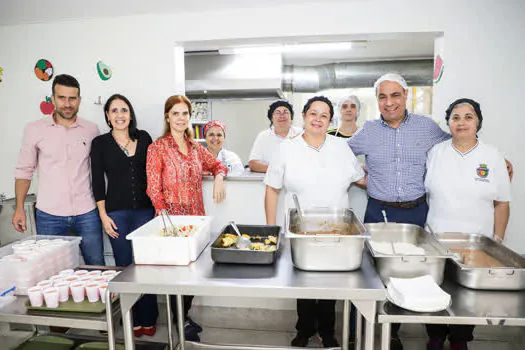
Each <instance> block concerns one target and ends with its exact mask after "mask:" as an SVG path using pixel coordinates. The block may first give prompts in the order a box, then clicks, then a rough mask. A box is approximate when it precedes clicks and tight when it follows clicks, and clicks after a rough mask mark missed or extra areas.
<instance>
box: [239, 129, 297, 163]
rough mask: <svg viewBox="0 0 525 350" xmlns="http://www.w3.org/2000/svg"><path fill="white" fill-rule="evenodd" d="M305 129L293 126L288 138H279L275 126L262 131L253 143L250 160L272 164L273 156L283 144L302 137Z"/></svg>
mask: <svg viewBox="0 0 525 350" xmlns="http://www.w3.org/2000/svg"><path fill="white" fill-rule="evenodd" d="M302 132H303V129H301V128H298V127H295V126H292V127H291V128H290V130H289V131H288V135H286V137H282V136H279V135H277V134H276V133H275V131H274V128H273V126H272V127H270V128H268V129H266V130H263V131H261V132H260V133H259V134H258V135H257V137H256V138H255V141H254V142H253V146H252V150H251V152H250V157H249V160H259V161H261V162H263V163H266V164H270V160H271V159H272V156H273V154H274V153H275V151H276V150H277V148H278V146H279V144H281V142H283V141H285V140H287V139H290V138H293V137H295V136H297V135H300V134H301V133H302Z"/></svg>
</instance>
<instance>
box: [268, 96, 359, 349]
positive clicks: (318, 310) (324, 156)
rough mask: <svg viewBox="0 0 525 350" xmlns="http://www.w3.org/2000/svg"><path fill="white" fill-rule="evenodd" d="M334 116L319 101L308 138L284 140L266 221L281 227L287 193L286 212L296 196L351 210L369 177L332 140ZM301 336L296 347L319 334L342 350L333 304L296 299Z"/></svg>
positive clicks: (308, 122)
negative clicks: (281, 203) (357, 185)
mask: <svg viewBox="0 0 525 350" xmlns="http://www.w3.org/2000/svg"><path fill="white" fill-rule="evenodd" d="M333 116H334V108H333V106H332V103H331V102H330V100H329V99H327V98H326V97H324V96H315V97H312V98H311V99H309V100H308V101H307V102H306V105H305V106H304V108H303V119H304V133H303V134H302V135H301V136H297V137H295V138H292V139H290V140H287V141H284V142H283V143H282V144H281V145H280V146H279V148H278V150H277V151H276V152H275V154H274V155H273V156H272V157H273V158H272V162H271V163H270V165H269V167H268V171H267V173H266V177H265V179H264V183H265V184H266V197H265V210H266V222H267V223H268V224H269V225H275V224H276V212H277V199H278V196H279V192H280V191H281V189H284V190H285V191H286V199H285V207H286V209H288V208H293V207H295V206H294V204H293V200H292V198H291V194H292V193H295V194H297V196H298V198H299V201H300V202H301V203H302V205H303V206H304V207H305V208H307V207H339V208H341V207H343V208H344V207H348V206H349V198H348V189H349V188H350V185H351V184H352V182H355V181H358V180H362V179H363V178H364V172H363V169H362V168H361V166H360V165H359V162H358V161H357V159H356V157H355V155H354V154H353V153H352V151H351V149H350V148H349V147H348V145H347V144H346V142H345V140H344V139H342V138H338V137H335V136H331V135H327V134H326V130H327V129H328V126H329V125H330V121H331V120H332V118H333ZM297 314H298V320H297V324H296V329H297V336H296V337H295V338H294V339H293V340H292V346H298V347H306V345H307V344H308V341H309V338H310V337H311V336H313V335H315V333H316V332H319V335H320V336H321V338H322V341H323V345H324V346H325V347H336V346H339V345H338V342H337V340H336V339H335V337H334V324H335V301H334V300H311V299H310V300H297Z"/></svg>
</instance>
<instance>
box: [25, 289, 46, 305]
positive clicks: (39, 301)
mask: <svg viewBox="0 0 525 350" xmlns="http://www.w3.org/2000/svg"><path fill="white" fill-rule="evenodd" d="M27 295H28V296H29V302H30V303H31V306H35V307H39V306H42V305H44V295H43V294H42V288H41V287H38V286H36V287H31V288H29V289H28V290H27Z"/></svg>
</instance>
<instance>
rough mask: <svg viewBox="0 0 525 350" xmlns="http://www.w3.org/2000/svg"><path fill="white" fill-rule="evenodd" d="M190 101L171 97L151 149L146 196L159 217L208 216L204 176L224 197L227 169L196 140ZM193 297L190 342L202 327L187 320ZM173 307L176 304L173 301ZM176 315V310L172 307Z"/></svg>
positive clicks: (188, 301) (219, 198)
mask: <svg viewBox="0 0 525 350" xmlns="http://www.w3.org/2000/svg"><path fill="white" fill-rule="evenodd" d="M190 116H191V102H190V100H189V99H188V98H187V97H186V96H171V97H170V98H168V99H167V100H166V103H165V104H164V123H165V131H164V135H163V136H162V137H160V138H159V139H158V140H156V141H155V142H153V143H152V144H151V145H150V146H149V149H148V156H147V162H146V173H147V177H148V187H147V194H148V196H149V197H150V199H151V202H152V203H153V206H154V207H155V211H156V213H157V215H158V214H159V212H160V211H161V210H162V209H166V210H167V211H168V214H169V215H205V213H204V203H203V199H202V173H203V172H211V173H212V174H213V176H214V177H215V181H214V184H213V199H214V201H215V202H216V203H218V202H221V201H222V200H223V199H224V197H225V188H224V182H223V180H224V176H226V174H227V172H228V170H227V168H226V167H225V166H224V165H223V164H222V163H221V162H220V161H219V160H217V159H216V158H215V157H214V156H213V155H212V154H211V153H210V152H208V151H207V150H206V149H205V148H204V147H203V146H202V145H200V144H199V143H198V142H195V141H193V139H192V138H193V134H192V131H191V127H190V125H189V120H190ZM192 299H193V296H184V319H185V322H184V333H185V336H186V339H187V340H190V341H199V340H200V337H199V334H198V333H199V332H201V331H202V328H201V327H200V326H199V325H198V324H196V323H195V322H193V321H192V320H191V319H190V318H189V317H188V311H189V309H190V307H191V301H192ZM172 305H176V302H175V300H172ZM173 311H174V315H176V310H175V308H173Z"/></svg>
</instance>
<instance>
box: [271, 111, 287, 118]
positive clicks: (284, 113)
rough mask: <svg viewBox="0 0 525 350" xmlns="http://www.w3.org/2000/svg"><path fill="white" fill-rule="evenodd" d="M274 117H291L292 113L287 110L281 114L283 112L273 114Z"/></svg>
mask: <svg viewBox="0 0 525 350" xmlns="http://www.w3.org/2000/svg"><path fill="white" fill-rule="evenodd" d="M273 115H275V116H277V117H280V116H281V115H284V116H285V117H286V116H289V115H290V111H288V110H286V111H284V112H281V111H275V112H273Z"/></svg>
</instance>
